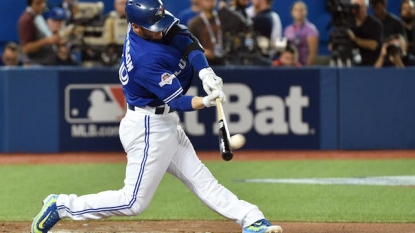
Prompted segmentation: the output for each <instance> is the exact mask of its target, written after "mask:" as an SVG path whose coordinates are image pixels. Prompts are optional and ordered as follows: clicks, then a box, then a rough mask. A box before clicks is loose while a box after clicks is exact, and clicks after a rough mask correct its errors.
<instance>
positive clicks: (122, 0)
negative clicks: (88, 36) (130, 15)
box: [101, 0, 128, 66]
mask: <svg viewBox="0 0 415 233" xmlns="http://www.w3.org/2000/svg"><path fill="white" fill-rule="evenodd" d="M126 3H127V0H114V10H113V11H111V12H110V13H109V14H108V17H107V18H106V20H105V24H104V33H103V37H104V40H105V41H106V43H107V45H106V48H105V49H104V51H103V52H102V54H101V59H102V63H103V65H105V66H114V65H118V64H119V61H120V59H121V55H122V49H123V46H124V40H125V36H126V34H127V29H128V22H127V20H126V15H125V5H126Z"/></svg>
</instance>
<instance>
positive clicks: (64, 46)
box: [56, 39, 78, 66]
mask: <svg viewBox="0 0 415 233" xmlns="http://www.w3.org/2000/svg"><path fill="white" fill-rule="evenodd" d="M56 65H57V66H78V63H77V62H76V60H75V58H74V57H73V56H72V54H71V50H70V45H69V44H68V42H67V40H66V39H62V40H61V41H60V42H59V45H58V53H57V55H56Z"/></svg>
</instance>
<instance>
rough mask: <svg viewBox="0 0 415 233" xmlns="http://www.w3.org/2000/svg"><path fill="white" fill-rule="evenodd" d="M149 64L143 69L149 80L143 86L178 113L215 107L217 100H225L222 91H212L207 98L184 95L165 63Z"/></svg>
mask: <svg viewBox="0 0 415 233" xmlns="http://www.w3.org/2000/svg"><path fill="white" fill-rule="evenodd" d="M159 59H161V58H159ZM147 62H148V65H146V66H144V68H143V69H144V70H146V74H147V75H146V77H147V78H146V79H143V80H142V81H143V83H142V84H143V85H144V86H145V87H146V88H147V89H148V90H149V91H151V92H152V93H154V94H155V95H156V96H157V97H158V98H159V99H160V100H162V101H163V102H164V103H166V104H168V105H169V106H170V107H171V108H172V109H174V110H176V111H179V112H187V111H194V110H197V109H202V108H204V107H211V106H213V105H215V99H216V98H220V99H221V101H222V102H223V101H224V100H225V94H223V92H222V91H221V90H216V91H212V92H211V93H209V94H208V95H207V96H205V97H198V96H190V95H183V88H182V86H181V84H180V82H179V80H178V79H177V78H176V76H175V75H174V74H172V73H171V72H170V71H168V70H166V69H165V68H164V66H163V65H162V64H163V63H164V62H163V61H161V62H159V63H157V62H156V61H155V60H152V61H147Z"/></svg>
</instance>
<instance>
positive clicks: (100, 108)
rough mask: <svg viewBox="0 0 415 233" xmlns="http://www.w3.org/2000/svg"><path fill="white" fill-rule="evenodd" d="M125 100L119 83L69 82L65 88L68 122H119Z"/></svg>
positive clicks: (124, 106) (122, 114)
mask: <svg viewBox="0 0 415 233" xmlns="http://www.w3.org/2000/svg"><path fill="white" fill-rule="evenodd" d="M125 109H126V101H125V97H124V94H123V90H122V86H121V85H119V84H71V85H68V86H67V87H66V88H65V119H66V121H67V122H68V123H104V122H108V123H109V122H119V121H120V119H121V118H122V117H123V116H124V113H125Z"/></svg>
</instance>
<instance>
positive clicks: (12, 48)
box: [0, 42, 22, 66]
mask: <svg viewBox="0 0 415 233" xmlns="http://www.w3.org/2000/svg"><path fill="white" fill-rule="evenodd" d="M20 65H22V63H21V61H20V58H19V46H18V45H17V44H16V43H14V42H9V43H7V44H6V45H5V46H4V49H3V54H2V55H1V60H0V66H20Z"/></svg>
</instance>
